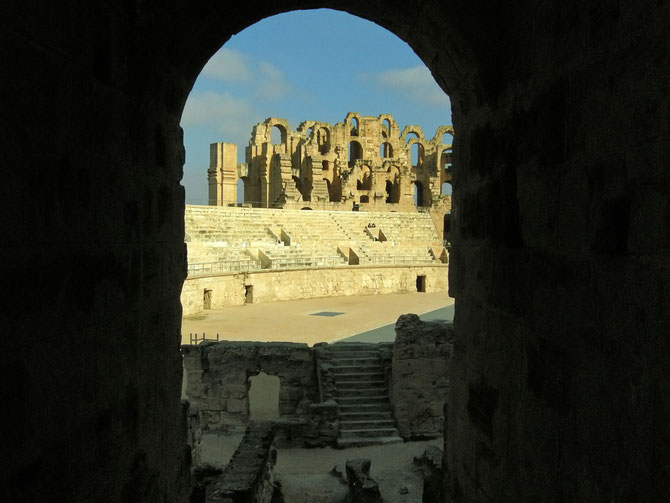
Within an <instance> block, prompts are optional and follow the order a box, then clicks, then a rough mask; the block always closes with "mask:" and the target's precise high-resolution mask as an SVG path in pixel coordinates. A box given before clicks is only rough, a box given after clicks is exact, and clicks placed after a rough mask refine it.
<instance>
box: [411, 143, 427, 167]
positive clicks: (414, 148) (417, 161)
mask: <svg viewBox="0 0 670 503" xmlns="http://www.w3.org/2000/svg"><path fill="white" fill-rule="evenodd" d="M424 155H425V148H424V146H423V144H421V143H420V142H419V141H415V142H414V143H412V145H411V147H410V156H409V158H410V163H411V164H412V166H413V167H415V168H419V167H421V166H422V165H423V159H424Z"/></svg>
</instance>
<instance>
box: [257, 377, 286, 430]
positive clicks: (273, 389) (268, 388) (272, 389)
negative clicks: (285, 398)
mask: <svg viewBox="0 0 670 503" xmlns="http://www.w3.org/2000/svg"><path fill="white" fill-rule="evenodd" d="M280 387H281V381H280V378H279V376H276V375H268V374H266V373H265V372H259V373H258V374H257V375H255V376H251V377H249V420H250V421H265V420H269V419H276V418H278V417H279V416H280V414H279V388H280Z"/></svg>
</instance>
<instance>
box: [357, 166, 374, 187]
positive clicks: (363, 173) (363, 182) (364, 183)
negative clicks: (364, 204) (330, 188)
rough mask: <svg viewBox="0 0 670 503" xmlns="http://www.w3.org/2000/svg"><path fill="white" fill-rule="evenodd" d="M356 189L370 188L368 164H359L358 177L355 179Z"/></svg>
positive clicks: (370, 176) (370, 175)
mask: <svg viewBox="0 0 670 503" xmlns="http://www.w3.org/2000/svg"><path fill="white" fill-rule="evenodd" d="M356 189H358V190H370V189H372V171H371V170H370V166H361V170H360V173H359V176H358V179H357V180H356Z"/></svg>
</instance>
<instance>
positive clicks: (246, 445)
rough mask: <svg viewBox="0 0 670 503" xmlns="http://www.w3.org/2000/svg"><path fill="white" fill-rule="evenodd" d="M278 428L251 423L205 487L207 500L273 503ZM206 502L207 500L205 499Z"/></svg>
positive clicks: (214, 501)
mask: <svg viewBox="0 0 670 503" xmlns="http://www.w3.org/2000/svg"><path fill="white" fill-rule="evenodd" d="M275 430H276V427H275V426H274V425H273V424H272V423H271V422H255V421H254V422H252V423H250V424H249V426H248V427H247V428H246V431H245V432H244V437H243V438H242V441H241V442H240V445H239V446H238V447H237V449H236V450H235V453H234V454H233V457H232V458H231V459H230V462H229V463H228V464H227V465H226V467H225V468H224V469H223V473H222V474H221V475H220V476H219V478H218V480H217V481H216V482H215V483H214V484H209V485H207V486H206V496H205V501H206V503H238V502H239V503H270V502H271V501H272V496H273V494H274V492H275V484H274V477H273V469H274V466H275V464H276V462H277V450H276V449H275V447H274V439H275ZM203 503H205V502H203Z"/></svg>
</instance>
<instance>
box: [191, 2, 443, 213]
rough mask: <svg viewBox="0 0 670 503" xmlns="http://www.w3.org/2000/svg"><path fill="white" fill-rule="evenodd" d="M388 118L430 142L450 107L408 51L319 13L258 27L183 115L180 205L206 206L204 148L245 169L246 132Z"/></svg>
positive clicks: (206, 72)
mask: <svg viewBox="0 0 670 503" xmlns="http://www.w3.org/2000/svg"><path fill="white" fill-rule="evenodd" d="M348 112H360V113H361V114H362V115H373V116H377V115H379V114H381V113H390V114H392V115H393V116H394V118H395V119H396V121H397V122H398V124H399V125H400V127H401V128H402V127H404V126H405V125H407V124H418V125H420V126H421V127H422V128H423V131H424V133H425V134H426V136H430V137H432V136H433V134H434V133H435V129H436V128H437V127H438V126H439V125H441V124H451V108H450V105H449V98H448V97H447V96H446V95H445V94H444V92H443V91H442V90H441V89H440V88H439V87H438V86H437V84H436V83H435V81H434V79H433V77H432V76H431V74H430V72H429V70H428V69H427V68H426V66H425V65H424V64H423V62H422V61H421V60H420V59H419V58H418V57H417V56H416V55H415V54H414V52H412V50H411V49H410V48H409V46H408V45H407V44H406V43H405V42H403V41H402V40H400V39H399V38H398V37H396V36H395V35H393V34H392V33H391V32H389V31H387V30H385V29H384V28H381V27H379V26H377V25H376V24H374V23H371V22H369V21H366V20H364V19H361V18H357V17H355V16H352V15H350V14H347V13H344V12H338V11H333V10H328V9H319V10H307V11H294V12H289V13H286V14H280V15H277V16H273V17H270V18H267V19H264V20H262V21H260V22H258V23H256V24H254V25H252V26H250V27H249V28H247V29H246V30H244V31H242V32H240V33H239V34H237V35H236V36H234V37H233V38H231V39H230V40H229V41H228V42H227V43H226V44H225V45H224V46H223V47H222V48H221V49H220V50H219V51H218V52H217V53H216V54H215V55H214V56H213V57H212V59H210V61H209V62H208V63H207V65H206V66H205V68H204V69H203V71H202V72H201V74H200V76H199V77H198V80H197V81H196V83H195V85H194V87H193V90H192V91H191V94H190V95H189V98H188V101H187V102H186V106H185V108H184V113H183V115H182V120H181V125H182V128H183V129H184V146H185V147H186V164H185V165H184V178H183V180H182V184H183V185H184V187H185V188H186V202H187V203H192V204H206V203H207V166H208V164H209V144H210V143H214V142H233V143H237V145H238V160H239V161H240V162H242V161H244V147H245V146H246V145H247V144H248V142H249V138H250V136H251V129H252V127H253V125H254V124H256V123H258V122H262V121H263V120H265V119H266V118H267V117H282V118H284V119H286V120H288V122H289V124H290V126H291V128H292V129H294V130H295V128H297V127H298V125H299V124H300V122H302V121H304V120H318V121H324V122H330V123H331V124H334V123H336V122H342V121H343V120H344V117H345V116H346V114H347V113H348Z"/></svg>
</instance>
